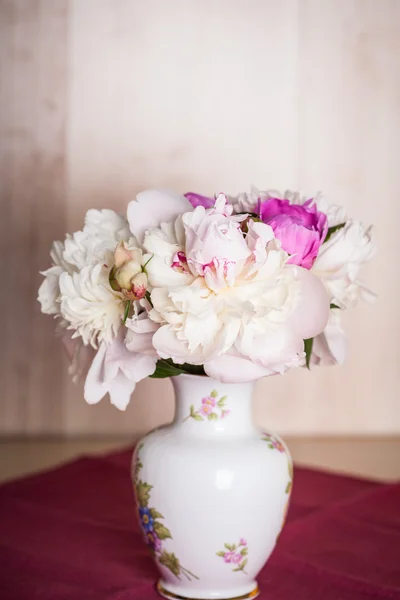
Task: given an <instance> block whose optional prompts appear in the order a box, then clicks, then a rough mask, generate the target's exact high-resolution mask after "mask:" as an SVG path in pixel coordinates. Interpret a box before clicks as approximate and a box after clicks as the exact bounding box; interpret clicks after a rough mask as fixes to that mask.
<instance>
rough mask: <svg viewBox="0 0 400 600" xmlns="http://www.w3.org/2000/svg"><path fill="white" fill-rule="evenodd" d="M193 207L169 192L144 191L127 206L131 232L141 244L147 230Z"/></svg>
mask: <svg viewBox="0 0 400 600" xmlns="http://www.w3.org/2000/svg"><path fill="white" fill-rule="evenodd" d="M192 210H193V207H192V205H191V204H190V202H189V200H187V199H186V198H185V197H184V196H181V195H180V194H178V193H176V192H173V191H170V190H145V191H144V192H140V194H138V195H137V196H136V200H132V201H131V202H130V203H129V205H128V221H129V226H130V229H131V232H132V233H133V235H134V236H135V237H136V238H137V240H138V241H139V243H140V244H141V243H142V242H143V239H144V235H145V233H146V231H147V230H149V229H151V228H153V227H158V226H159V225H160V223H162V222H166V221H172V220H173V219H176V217H177V216H178V215H180V214H182V213H184V212H189V211H192Z"/></svg>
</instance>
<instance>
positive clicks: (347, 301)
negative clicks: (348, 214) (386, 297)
mask: <svg viewBox="0 0 400 600" xmlns="http://www.w3.org/2000/svg"><path fill="white" fill-rule="evenodd" d="M374 254H375V246H374V244H373V241H372V231H371V228H368V229H364V227H363V226H362V225H361V223H358V222H356V221H348V222H347V223H346V225H345V226H344V227H342V228H340V229H338V230H337V231H336V232H335V233H333V235H332V236H331V237H330V239H329V240H328V241H327V242H326V243H325V244H323V245H322V247H321V249H320V252H319V255H318V257H317V260H316V261H315V263H314V266H313V269H312V271H313V273H314V274H315V275H317V276H318V277H320V278H321V280H322V281H323V282H324V284H325V286H326V288H327V290H328V293H329V295H330V299H331V302H332V303H334V304H336V305H338V306H339V307H341V308H347V307H350V306H354V305H355V304H356V302H357V300H358V298H359V297H361V298H363V299H365V300H372V299H373V298H374V297H375V296H374V294H373V293H372V292H370V291H369V290H367V289H366V288H365V287H364V285H363V284H362V283H361V281H360V280H359V272H360V268H361V267H362V265H363V264H364V263H365V262H367V261H368V260H370V258H372V256H373V255H374Z"/></svg>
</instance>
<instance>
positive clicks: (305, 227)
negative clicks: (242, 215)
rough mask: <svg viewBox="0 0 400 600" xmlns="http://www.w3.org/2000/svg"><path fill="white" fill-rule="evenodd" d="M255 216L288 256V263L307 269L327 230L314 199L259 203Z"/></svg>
mask: <svg viewBox="0 0 400 600" xmlns="http://www.w3.org/2000/svg"><path fill="white" fill-rule="evenodd" d="M258 214H259V215H260V218H261V220H262V221H263V222H264V223H267V224H268V225H270V226H271V227H272V229H273V231H274V234H275V237H277V238H278V240H280V241H281V243H282V247H283V248H284V250H286V252H287V253H288V254H290V255H291V256H290V259H289V261H288V262H289V263H291V264H295V265H299V266H301V267H304V268H306V269H310V268H311V267H312V265H313V263H314V261H315V259H316V257H317V255H318V251H319V249H320V247H321V244H322V243H323V241H324V239H325V237H326V234H327V231H328V221H327V218H326V215H325V214H324V213H322V212H319V211H318V210H317V207H316V205H315V203H314V202H313V200H312V199H310V200H307V202H305V203H304V204H297V205H296V204H290V202H289V200H280V199H279V198H269V199H267V200H259V205H258Z"/></svg>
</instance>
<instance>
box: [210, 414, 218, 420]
mask: <svg viewBox="0 0 400 600" xmlns="http://www.w3.org/2000/svg"><path fill="white" fill-rule="evenodd" d="M208 420H209V421H218V415H217V413H213V412H212V413H210V414H209V415H208Z"/></svg>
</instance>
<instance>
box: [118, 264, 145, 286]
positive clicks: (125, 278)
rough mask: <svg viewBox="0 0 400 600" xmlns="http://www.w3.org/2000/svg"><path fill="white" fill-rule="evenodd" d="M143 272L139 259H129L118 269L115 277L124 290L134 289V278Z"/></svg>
mask: <svg viewBox="0 0 400 600" xmlns="http://www.w3.org/2000/svg"><path fill="white" fill-rule="evenodd" d="M141 272H142V265H141V264H140V263H139V262H138V261H137V260H129V261H128V262H126V263H125V264H124V265H123V266H122V267H119V269H116V271H115V274H114V279H115V280H116V281H117V283H118V285H119V286H120V287H121V289H123V290H131V289H132V280H133V279H134V277H135V276H137V275H138V274H140V273H141Z"/></svg>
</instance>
